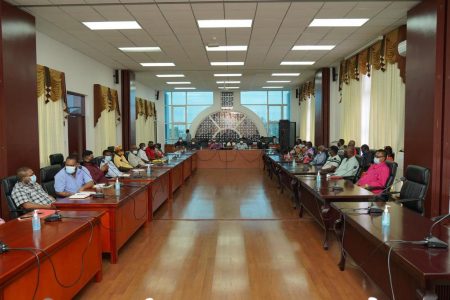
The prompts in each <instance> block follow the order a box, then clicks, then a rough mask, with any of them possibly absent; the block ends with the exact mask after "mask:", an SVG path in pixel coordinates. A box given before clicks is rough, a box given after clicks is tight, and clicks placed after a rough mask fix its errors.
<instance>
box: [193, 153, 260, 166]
mask: <svg viewBox="0 0 450 300" xmlns="http://www.w3.org/2000/svg"><path fill="white" fill-rule="evenodd" d="M262 154H263V150H259V149H250V150H208V149H207V150H199V151H197V156H198V157H197V160H198V161H197V164H198V168H199V169H262V168H263V162H262Z"/></svg>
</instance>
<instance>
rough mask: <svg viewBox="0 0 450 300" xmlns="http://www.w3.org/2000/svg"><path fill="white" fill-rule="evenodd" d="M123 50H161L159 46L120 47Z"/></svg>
mask: <svg viewBox="0 0 450 300" xmlns="http://www.w3.org/2000/svg"><path fill="white" fill-rule="evenodd" d="M119 50H121V51H123V52H161V48H159V47H120V48H119Z"/></svg>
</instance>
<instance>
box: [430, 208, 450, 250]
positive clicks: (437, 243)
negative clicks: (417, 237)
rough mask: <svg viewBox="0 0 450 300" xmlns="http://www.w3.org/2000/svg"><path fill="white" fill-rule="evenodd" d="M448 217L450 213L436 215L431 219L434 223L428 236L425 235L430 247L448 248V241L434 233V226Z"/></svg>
mask: <svg viewBox="0 0 450 300" xmlns="http://www.w3.org/2000/svg"><path fill="white" fill-rule="evenodd" d="M448 217H450V214H446V215H442V216H438V217H435V218H432V219H431V221H433V222H434V223H433V224H432V225H431V227H430V232H429V233H428V236H427V237H425V241H426V245H427V247H428V248H442V249H446V248H448V245H447V243H446V242H444V241H442V240H440V239H438V238H437V237H435V236H434V235H433V228H434V227H435V226H436V225H437V224H439V223H441V222H442V221H444V220H445V219H447V218H448Z"/></svg>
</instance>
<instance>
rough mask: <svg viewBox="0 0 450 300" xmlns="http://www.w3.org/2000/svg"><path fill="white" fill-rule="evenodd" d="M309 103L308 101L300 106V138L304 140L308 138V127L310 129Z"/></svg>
mask: <svg viewBox="0 0 450 300" xmlns="http://www.w3.org/2000/svg"><path fill="white" fill-rule="evenodd" d="M307 116H308V103H307V102H306V101H302V102H301V104H300V135H299V136H300V138H301V139H302V140H305V139H306V136H307V133H306V132H307V127H308V125H307V124H308V120H307Z"/></svg>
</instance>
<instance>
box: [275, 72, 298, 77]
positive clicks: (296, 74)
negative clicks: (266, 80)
mask: <svg viewBox="0 0 450 300" xmlns="http://www.w3.org/2000/svg"><path fill="white" fill-rule="evenodd" d="M272 76H280V77H284V76H294V77H297V76H300V73H272Z"/></svg>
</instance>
